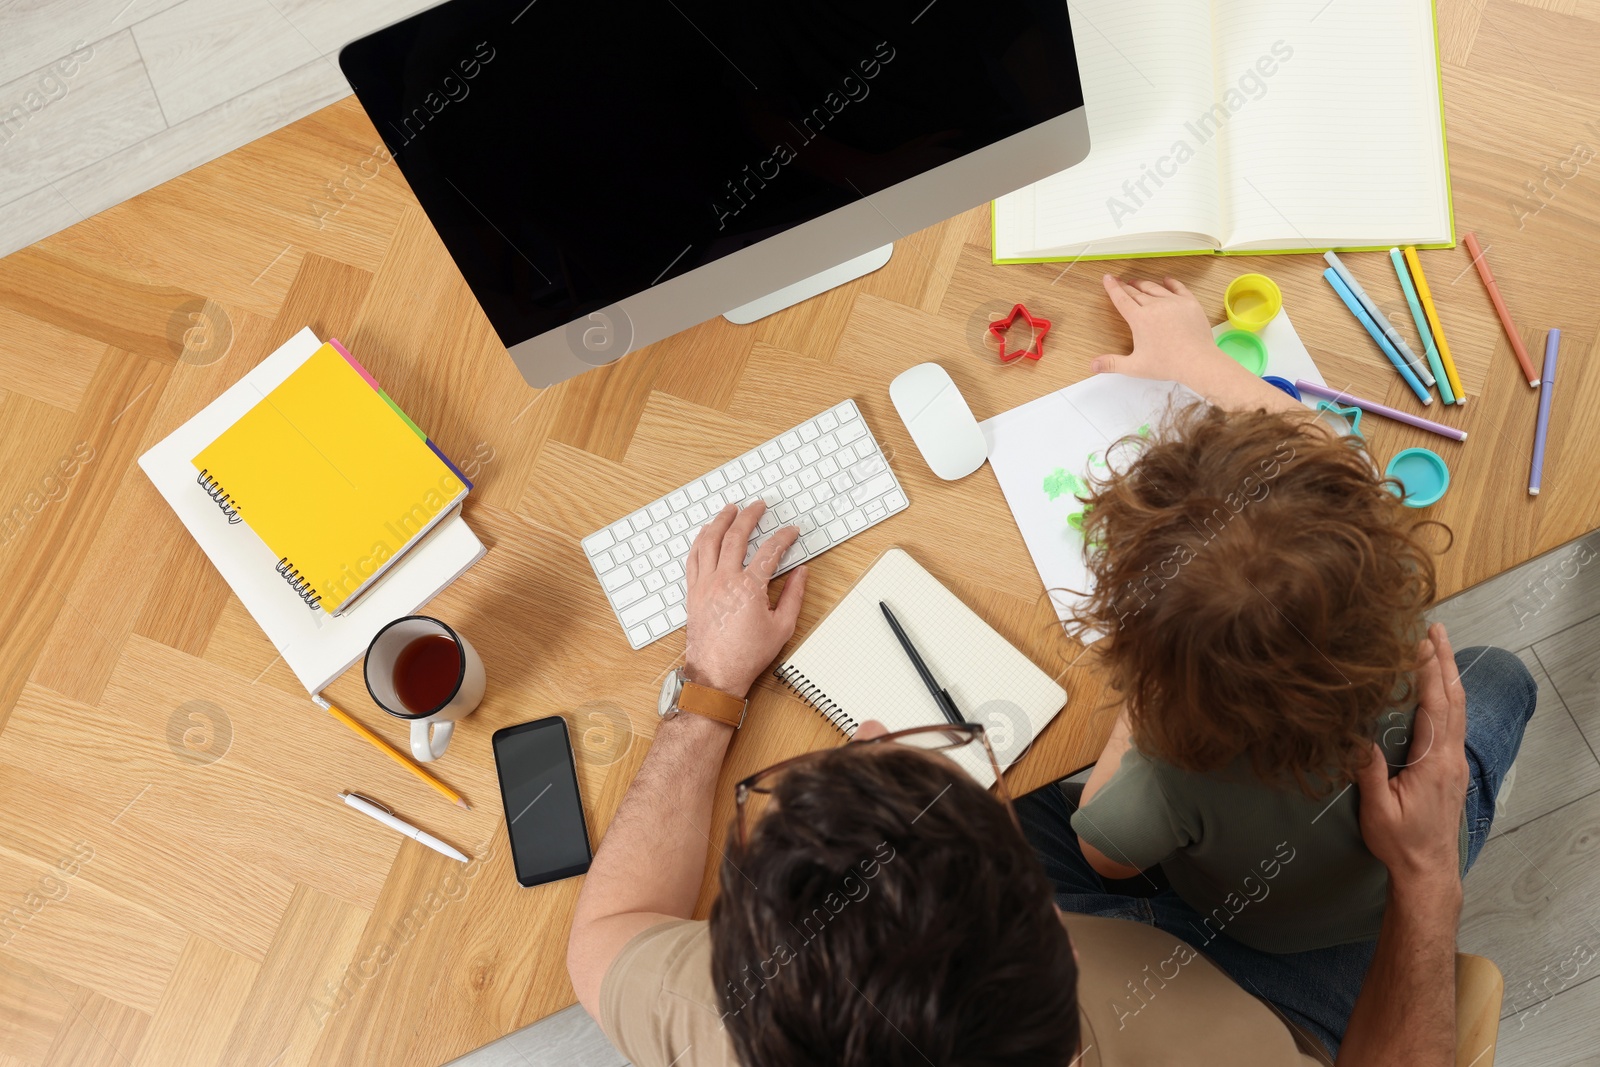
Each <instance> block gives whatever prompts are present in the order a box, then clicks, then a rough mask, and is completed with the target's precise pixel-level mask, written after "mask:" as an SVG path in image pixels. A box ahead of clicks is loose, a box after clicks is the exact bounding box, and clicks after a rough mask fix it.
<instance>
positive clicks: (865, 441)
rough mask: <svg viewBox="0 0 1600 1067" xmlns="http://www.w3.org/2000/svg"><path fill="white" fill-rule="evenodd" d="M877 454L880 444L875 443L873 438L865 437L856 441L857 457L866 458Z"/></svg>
mask: <svg viewBox="0 0 1600 1067" xmlns="http://www.w3.org/2000/svg"><path fill="white" fill-rule="evenodd" d="M877 454H878V446H877V445H875V444H873V442H872V438H870V437H863V438H862V439H861V440H859V441H857V442H856V458H857V459H866V458H868V457H869V456H876V455H877Z"/></svg>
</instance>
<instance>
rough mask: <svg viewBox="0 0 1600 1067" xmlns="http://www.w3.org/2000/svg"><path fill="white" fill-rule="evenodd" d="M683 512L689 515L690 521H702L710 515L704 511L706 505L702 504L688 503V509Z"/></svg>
mask: <svg viewBox="0 0 1600 1067" xmlns="http://www.w3.org/2000/svg"><path fill="white" fill-rule="evenodd" d="M684 514H685V515H687V516H688V517H689V521H690V522H701V523H703V522H705V521H706V520H707V519H709V518H710V517H711V516H710V515H708V514H707V513H706V506H705V505H704V504H690V505H689V510H688V511H686V512H684Z"/></svg>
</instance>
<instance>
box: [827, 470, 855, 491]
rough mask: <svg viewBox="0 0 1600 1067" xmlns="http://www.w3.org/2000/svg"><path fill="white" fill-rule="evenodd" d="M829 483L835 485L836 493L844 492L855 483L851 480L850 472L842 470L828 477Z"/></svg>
mask: <svg viewBox="0 0 1600 1067" xmlns="http://www.w3.org/2000/svg"><path fill="white" fill-rule="evenodd" d="M828 484H829V485H831V486H833V491H834V492H835V493H843V492H845V491H846V490H847V489H849V488H850V487H851V486H852V485H854V484H855V483H854V482H852V481H851V480H850V476H849V475H848V474H846V473H845V472H844V471H840V472H839V473H838V474H835V475H834V476H833V477H832V478H829V479H828Z"/></svg>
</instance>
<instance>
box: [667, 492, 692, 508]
mask: <svg viewBox="0 0 1600 1067" xmlns="http://www.w3.org/2000/svg"><path fill="white" fill-rule="evenodd" d="M667 503H669V504H671V505H672V510H673V511H682V510H683V509H684V508H686V507H688V506H689V497H688V496H687V495H685V493H684V491H683V490H682V489H679V490H678V491H677V492H675V493H669V494H668V495H667Z"/></svg>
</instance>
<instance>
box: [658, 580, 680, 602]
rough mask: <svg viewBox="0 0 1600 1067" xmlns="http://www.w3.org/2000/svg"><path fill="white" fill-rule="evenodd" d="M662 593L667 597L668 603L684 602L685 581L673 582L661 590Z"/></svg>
mask: <svg viewBox="0 0 1600 1067" xmlns="http://www.w3.org/2000/svg"><path fill="white" fill-rule="evenodd" d="M661 595H662V596H664V597H666V598H667V603H668V604H682V603H683V583H682V582H673V583H672V584H671V585H669V586H667V587H666V588H665V589H663V590H661Z"/></svg>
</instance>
